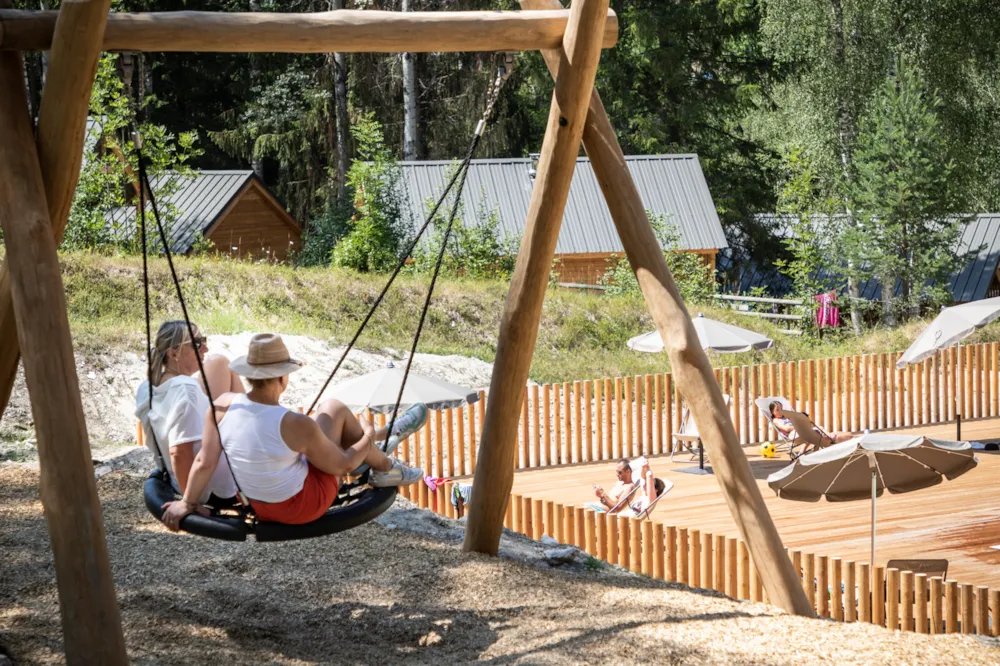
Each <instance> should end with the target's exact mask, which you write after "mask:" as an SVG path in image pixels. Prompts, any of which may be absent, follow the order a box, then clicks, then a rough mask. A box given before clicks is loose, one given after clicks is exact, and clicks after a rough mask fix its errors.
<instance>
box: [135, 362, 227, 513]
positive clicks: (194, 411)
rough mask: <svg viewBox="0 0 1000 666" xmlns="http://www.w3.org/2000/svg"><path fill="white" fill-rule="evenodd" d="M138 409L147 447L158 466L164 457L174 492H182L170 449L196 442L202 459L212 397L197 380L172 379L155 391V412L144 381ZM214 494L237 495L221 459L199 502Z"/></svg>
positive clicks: (186, 378)
mask: <svg viewBox="0 0 1000 666" xmlns="http://www.w3.org/2000/svg"><path fill="white" fill-rule="evenodd" d="M135 405H136V407H135V415H136V417H137V418H138V419H139V420H140V421H141V422H142V426H143V428H144V429H145V431H146V446H147V447H148V448H149V450H150V451H152V452H153V458H154V459H155V460H156V462H157V465H159V464H160V457H161V456H162V460H163V464H164V465H166V468H167V473H168V474H170V483H171V484H172V485H173V486H174V490H176V491H177V492H180V486H178V484H177V479H176V477H175V475H174V467H173V463H171V461H170V449H171V448H173V447H175V446H179V445H181V444H187V443H188V442H195V445H194V454H195V455H196V456H197V455H198V451H199V450H200V449H201V434H202V430H203V428H204V426H205V413H206V412H207V411H208V408H209V402H208V396H207V395H205V393H204V391H202V390H201V385H200V384H199V383H198V381H197V380H196V379H194V378H193V377H188V376H186V375H181V376H179V377H171V378H170V379H168V380H167V381H165V382H163V383H162V384H160V385H159V386H154V387H153V406H152V409H150V405H149V383H148V382H145V381H144V382H143V383H142V384H140V385H139V390H138V391H136V394H135ZM150 427H152V428H153V432H155V433H156V440H155V441H156V444H154V440H153V437H152V436H151V435H150ZM157 444H159V447H160V456H157V452H156V449H155V448H154V447H155V446H156V445H157ZM213 493H214V494H215V495H216V496H217V497H223V498H226V497H234V496H235V495H236V483H235V482H234V481H233V475H232V473H231V472H230V471H229V467H228V466H227V465H226V462H225V460H223V459H221V458H220V460H219V464H218V466H217V467H216V468H215V473H214V474H213V475H212V478H211V480H210V481H209V483H208V486H207V487H206V488H205V491H204V492H203V493H202V496H201V497H199V498H198V501H199V502H206V501H207V500H208V496H209V495H210V494H213Z"/></svg>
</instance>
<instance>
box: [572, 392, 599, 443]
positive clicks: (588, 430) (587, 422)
mask: <svg viewBox="0 0 1000 666" xmlns="http://www.w3.org/2000/svg"><path fill="white" fill-rule="evenodd" d="M592 393H593V385H592V383H591V381H590V380H589V379H588V380H587V381H585V382H584V383H583V407H584V414H583V419H582V421H581V423H582V424H583V428H584V433H585V435H586V441H585V442H584V447H583V459H584V460H585V461H588V462H589V461H591V460H597V459H598V456H597V451H596V450H595V448H594V429H593V423H594V414H593V411H592V410H593V400H594V397H593V395H592ZM577 418H578V419H579V417H577Z"/></svg>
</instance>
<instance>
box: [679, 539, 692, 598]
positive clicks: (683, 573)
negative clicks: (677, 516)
mask: <svg viewBox="0 0 1000 666" xmlns="http://www.w3.org/2000/svg"><path fill="white" fill-rule="evenodd" d="M688 549H689V546H688V531H687V528H686V527H679V528H677V578H676V580H677V582H678V583H681V584H682V585H689V584H690V582H691V578H690V576H689V575H688V571H689V568H690V567H689V565H688Z"/></svg>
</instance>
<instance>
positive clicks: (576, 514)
mask: <svg viewBox="0 0 1000 666" xmlns="http://www.w3.org/2000/svg"><path fill="white" fill-rule="evenodd" d="M584 517H585V513H584V508H583V507H582V506H575V507H573V526H574V527H575V528H576V537H575V539H574V541H573V545H575V546H576V547H577V548H584V547H585V546H586V544H587V531H586V526H585V525H584V523H583V519H584Z"/></svg>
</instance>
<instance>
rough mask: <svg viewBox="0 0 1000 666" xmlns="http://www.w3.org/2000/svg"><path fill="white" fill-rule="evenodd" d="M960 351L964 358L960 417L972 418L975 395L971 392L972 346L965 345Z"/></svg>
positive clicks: (972, 386)
mask: <svg viewBox="0 0 1000 666" xmlns="http://www.w3.org/2000/svg"><path fill="white" fill-rule="evenodd" d="M961 349H962V353H963V354H964V356H965V359H964V363H963V366H962V375H963V378H962V384H963V391H962V393H963V397H962V404H963V405H964V407H963V409H962V416H963V417H964V418H972V417H973V414H974V410H973V408H972V403H973V400H974V398H975V393H974V391H973V388H974V384H973V382H972V375H973V367H974V362H973V356H972V352H973V346H972V345H966V346H965V347H962V348H961Z"/></svg>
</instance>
